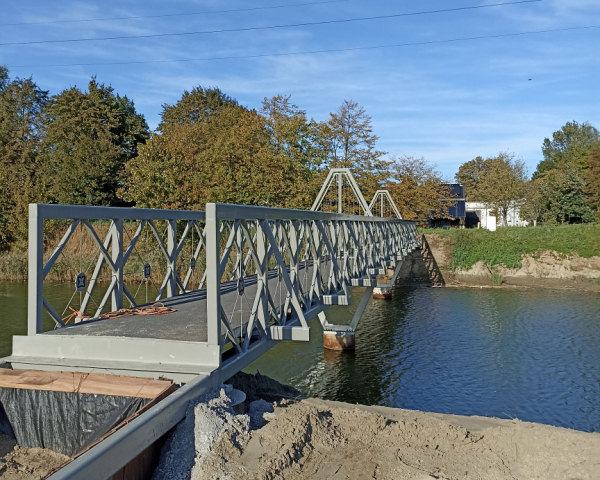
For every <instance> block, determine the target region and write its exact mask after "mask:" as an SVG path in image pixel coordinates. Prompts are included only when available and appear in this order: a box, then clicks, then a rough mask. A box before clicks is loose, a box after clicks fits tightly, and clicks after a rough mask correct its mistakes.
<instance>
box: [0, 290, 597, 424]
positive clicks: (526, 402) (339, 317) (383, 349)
mask: <svg viewBox="0 0 600 480" xmlns="http://www.w3.org/2000/svg"><path fill="white" fill-rule="evenodd" d="M45 295H47V296H48V297H49V298H50V299H51V300H52V299H54V298H56V299H59V298H60V299H63V300H68V299H69V298H70V297H71V295H73V287H72V285H70V284H69V285H64V286H60V285H57V286H53V287H52V288H47V289H45ZM359 295H360V292H357V293H356V295H355V296H354V297H353V305H356V304H358V300H359V298H360V297H359ZM143 300H144V299H143V298H140V301H143ZM74 302H75V304H78V299H74ZM26 308H27V285H26V284H25V283H0V326H1V327H2V328H0V356H6V355H10V353H11V348H12V336H13V335H15V334H25V333H26V331H27V324H26ZM352 309H353V307H352V306H351V307H332V308H330V309H328V310H327V316H328V318H329V320H330V321H332V322H339V323H341V322H346V323H347V322H349V321H350V318H351V316H352ZM45 323H46V325H45V328H47V329H48V328H52V326H53V323H52V321H51V320H50V319H49V318H46V320H45ZM311 327H312V330H311V341H310V342H307V343H303V342H294V343H292V342H284V343H281V344H279V345H277V346H276V347H275V348H273V349H272V350H271V351H269V352H267V353H266V354H265V355H264V356H263V357H261V358H260V359H259V360H257V361H256V362H254V363H253V364H252V365H250V367H248V368H247V369H246V371H251V372H254V371H256V370H259V371H260V372H261V373H262V374H265V375H269V376H271V377H273V378H275V379H277V380H279V381H280V382H282V383H287V384H291V385H293V386H295V387H296V388H298V389H300V390H301V391H303V392H304V393H306V394H307V395H311V396H317V397H321V398H326V399H330V400H339V401H345V402H350V403H363V404H379V405H386V406H391V407H402V408H409V409H418V410H425V411H434V412H441V413H455V414H462V415H485V416H496V417H501V418H515V417H516V418H520V419H522V420H527V421H534V422H541V423H547V424H551V425H558V426H563V427H569V428H575V429H578V430H585V431H600V295H598V294H593V293H578V292H573V291H568V292H567V291H558V290H542V289H540V290H533V289H531V290H508V289H507V290H501V289H453V288H447V289H445V288H398V289H396V290H395V292H394V298H393V300H389V301H384V300H375V301H373V300H372V301H371V302H370V303H369V306H368V307H367V311H366V312H365V314H364V316H363V318H362V320H361V322H360V324H359V328H358V331H357V334H356V351H355V352H353V353H337V352H331V351H324V350H323V343H322V331H321V326H320V324H319V322H318V321H316V320H313V321H312V322H311Z"/></svg>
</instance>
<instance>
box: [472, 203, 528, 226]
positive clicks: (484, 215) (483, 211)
mask: <svg viewBox="0 0 600 480" xmlns="http://www.w3.org/2000/svg"><path fill="white" fill-rule="evenodd" d="M520 209H521V202H520V201H515V202H513V203H512V205H511V206H510V208H509V209H508V215H507V216H506V225H504V223H503V218H502V216H501V215H499V216H498V217H496V216H494V215H492V214H491V213H490V212H492V211H493V209H492V208H489V206H487V205H486V204H485V203H483V202H466V204H465V210H466V212H467V224H468V226H477V223H478V224H479V226H480V227H481V228H487V229H488V230H492V231H493V230H496V225H498V226H499V227H526V226H527V225H529V222H528V221H527V220H523V219H521V217H520V216H519V211H520ZM474 215H476V216H477V220H475V219H474ZM469 220H471V221H470V222H469ZM469 223H470V225H469Z"/></svg>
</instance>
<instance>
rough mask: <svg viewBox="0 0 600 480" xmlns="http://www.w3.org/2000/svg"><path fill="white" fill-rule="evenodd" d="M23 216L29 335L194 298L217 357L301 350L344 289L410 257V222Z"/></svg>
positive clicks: (42, 208)
mask: <svg viewBox="0 0 600 480" xmlns="http://www.w3.org/2000/svg"><path fill="white" fill-rule="evenodd" d="M29 213H30V217H29V222H30V228H29V312H28V333H29V334H30V335H33V334H36V333H40V332H42V331H43V330H44V311H45V312H46V313H47V314H48V315H49V317H50V318H51V320H53V323H54V324H55V325H56V326H59V327H61V326H64V325H65V323H66V321H67V320H66V319H68V318H69V317H72V319H73V320H74V321H81V320H88V319H93V318H98V317H100V316H101V315H104V314H106V313H107V312H113V311H116V310H119V309H121V308H123V307H135V306H137V305H139V304H145V303H151V301H158V300H161V299H165V298H169V297H173V296H175V295H178V294H183V293H186V292H189V291H192V290H199V289H204V288H205V289H206V302H205V303H203V304H201V305H202V306H200V305H199V306H198V308H203V309H204V308H205V309H206V312H205V313H206V318H207V341H208V343H209V344H212V345H219V347H220V348H221V350H222V352H223V353H224V355H223V356H224V358H233V357H236V356H238V357H239V356H240V355H243V354H246V353H247V352H249V351H250V350H252V348H253V347H254V346H255V345H256V344H257V343H260V342H263V341H268V340H284V339H297V340H307V339H308V326H307V321H308V320H309V319H310V318H312V317H314V316H315V315H317V314H318V313H319V312H320V311H321V310H322V309H323V308H324V306H325V305H332V304H339V305H347V304H348V303H349V287H350V286H352V285H363V284H365V285H366V284H368V282H369V281H371V282H372V281H373V277H374V276H375V275H377V274H379V273H385V267H387V266H389V265H394V264H396V262H397V261H398V260H399V259H401V258H402V256H403V255H406V254H407V253H408V252H409V251H410V250H412V249H413V248H415V247H416V246H417V243H416V229H415V225H414V223H413V222H407V221H403V220H397V219H389V218H380V217H366V216H358V215H347V214H339V213H325V212H314V211H306V210H287V209H276V208H264V207H251V206H239V205H224V204H207V211H206V213H205V212H194V211H182V210H154V209H138V208H115V207H87V206H66V205H37V204H34V205H30V212H29ZM45 225H46V227H45ZM61 229H62V230H61ZM57 231H59V232H60V233H62V237H61V236H60V235H58V236H57V235H56V232H57ZM48 234H51V235H48ZM78 254H80V255H81V257H82V259H81V260H80V261H79V262H76V261H75V260H76V259H77V255H78ZM73 263H78V265H73ZM65 268H66V269H67V270H66V273H65ZM54 270H59V272H58V275H56V272H54V273H53V271H54ZM61 272H62V273H61ZM61 275H63V277H65V278H62V277H61ZM64 283H66V286H64ZM57 284H59V286H60V287H61V288H62V290H63V291H62V293H61V295H58V296H57V295H54V293H53V292H54V291H53V290H52V289H53V288H54V287H55V286H56V285H57ZM65 289H66V293H67V295H66V297H69V296H70V298H65V291H64V290H65ZM59 304H60V305H59ZM69 307H70V308H69ZM199 313H200V312H199ZM201 313H204V312H201ZM65 314H66V315H67V316H66V317H65ZM199 316H200V315H199ZM50 325H51V323H50ZM46 326H48V324H47V325H46Z"/></svg>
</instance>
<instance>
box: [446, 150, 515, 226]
mask: <svg viewBox="0 0 600 480" xmlns="http://www.w3.org/2000/svg"><path fill="white" fill-rule="evenodd" d="M456 180H458V181H459V182H460V183H462V184H463V185H465V194H466V198H467V200H468V201H479V202H483V203H485V204H486V205H488V206H489V207H490V208H492V209H495V210H496V211H497V212H498V213H499V214H500V216H501V217H502V220H503V224H504V225H507V216H508V211H509V209H510V208H511V207H512V206H514V205H515V202H520V201H521V200H522V199H523V197H524V195H525V182H526V180H527V174H526V172H525V164H524V163H523V162H522V161H521V160H516V159H515V158H514V157H513V156H512V155H509V154H507V153H502V152H500V153H499V154H498V155H497V156H496V157H491V158H485V159H484V158H482V157H476V158H475V159H474V160H471V161H469V162H466V163H463V164H462V165H461V166H460V168H459V169H458V173H457V174H456Z"/></svg>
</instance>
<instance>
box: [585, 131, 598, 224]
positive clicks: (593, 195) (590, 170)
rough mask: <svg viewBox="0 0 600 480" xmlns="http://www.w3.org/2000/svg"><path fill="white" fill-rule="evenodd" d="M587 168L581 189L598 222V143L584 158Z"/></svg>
mask: <svg viewBox="0 0 600 480" xmlns="http://www.w3.org/2000/svg"><path fill="white" fill-rule="evenodd" d="M586 163H587V169H586V170H585V172H584V174H583V179H584V180H585V186H584V188H583V191H584V192H585V194H586V195H587V204H588V206H589V207H590V208H591V209H592V210H596V221H598V222H600V143H597V144H595V145H594V146H592V148H591V149H590V152H589V153H588V156H587V158H586Z"/></svg>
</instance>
